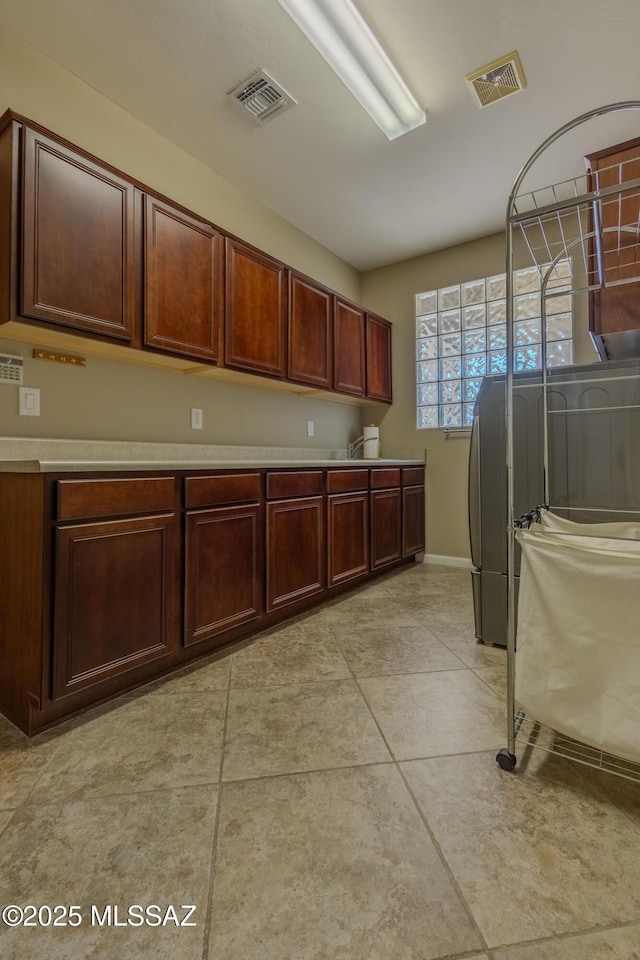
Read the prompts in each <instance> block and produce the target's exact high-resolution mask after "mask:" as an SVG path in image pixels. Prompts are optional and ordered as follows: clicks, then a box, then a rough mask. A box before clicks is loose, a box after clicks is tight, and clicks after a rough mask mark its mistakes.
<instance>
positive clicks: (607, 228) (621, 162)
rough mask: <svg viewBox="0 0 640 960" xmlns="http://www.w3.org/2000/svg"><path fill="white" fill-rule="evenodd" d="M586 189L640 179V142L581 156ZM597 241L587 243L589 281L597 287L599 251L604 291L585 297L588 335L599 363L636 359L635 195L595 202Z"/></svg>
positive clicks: (639, 291)
mask: <svg viewBox="0 0 640 960" xmlns="http://www.w3.org/2000/svg"><path fill="white" fill-rule="evenodd" d="M585 161H586V164H587V180H588V187H589V189H590V190H603V189H605V188H606V187H616V186H618V185H619V184H620V183H623V182H625V181H628V180H636V179H638V178H640V139H637V140H629V141H627V142H626V143H620V144H617V145H616V146H613V147H608V148H607V149H605V150H600V151H598V152H597V153H592V154H589V155H588V156H587V157H585ZM599 214H600V216H599V222H597V223H596V222H594V223H592V224H591V229H596V228H598V227H599V236H598V237H594V238H593V239H592V240H591V241H590V250H589V253H590V262H591V264H592V265H593V268H594V269H593V273H592V276H591V277H590V281H591V282H592V283H594V284H596V283H599V282H600V278H599V276H597V275H596V270H595V267H596V264H597V262H598V249H599V251H600V262H601V264H602V272H603V279H604V281H605V287H604V289H601V290H595V291H593V292H592V293H591V294H590V295H589V332H590V333H591V336H592V338H593V340H594V342H595V344H596V347H597V349H598V352H599V353H600V355H601V357H602V358H603V359H623V358H625V357H638V356H640V319H639V317H638V298H639V297H640V282H638V281H637V280H636V279H635V278H636V277H637V276H638V253H639V250H640V247H639V245H638V240H637V236H638V233H637V230H638V220H639V218H640V199H639V194H638V191H637V190H633V191H630V192H629V193H628V194H626V195H625V194H619V193H616V194H614V196H612V197H610V198H609V200H607V199H606V198H604V199H603V200H602V201H601V202H600V203H599Z"/></svg>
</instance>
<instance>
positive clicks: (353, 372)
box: [333, 297, 366, 397]
mask: <svg viewBox="0 0 640 960" xmlns="http://www.w3.org/2000/svg"><path fill="white" fill-rule="evenodd" d="M333 385H334V388H335V389H336V390H338V391H340V392H341V393H351V394H353V395H354V396H357V397H364V395H365V389H366V372H365V315H364V310H361V309H360V307H357V306H355V305H354V304H352V303H348V302H347V301H345V300H341V299H340V298H339V297H336V298H335V301H334V333H333Z"/></svg>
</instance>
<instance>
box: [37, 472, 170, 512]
mask: <svg viewBox="0 0 640 960" xmlns="http://www.w3.org/2000/svg"><path fill="white" fill-rule="evenodd" d="M56 486H57V517H58V520H80V519H88V518H90V517H109V516H111V517H113V516H117V515H119V514H132V513H157V512H158V511H159V510H172V509H173V508H174V506H175V502H174V501H175V489H176V482H175V479H174V478H173V477H136V478H133V477H131V478H128V477H122V478H114V477H111V478H109V479H108V480H107V479H105V480H59V481H58V482H57V484H56Z"/></svg>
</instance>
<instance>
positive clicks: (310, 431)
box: [307, 420, 314, 437]
mask: <svg viewBox="0 0 640 960" xmlns="http://www.w3.org/2000/svg"><path fill="white" fill-rule="evenodd" d="M313 434H314V423H313V420H307V436H308V437H312V436H313Z"/></svg>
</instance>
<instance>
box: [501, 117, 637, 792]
mask: <svg viewBox="0 0 640 960" xmlns="http://www.w3.org/2000/svg"><path fill="white" fill-rule="evenodd" d="M637 110H640V101H625V102H621V103H614V104H609V105H607V106H603V107H599V108H597V109H594V110H591V111H589V112H588V113H585V114H582V115H581V116H579V117H576V118H575V119H574V120H572V121H570V122H569V123H566V124H565V125H564V126H562V127H560V128H559V129H558V130H556V131H555V133H553V134H552V135H551V136H550V137H548V138H547V139H546V140H545V141H544V142H543V143H542V144H541V145H540V146H539V147H538V149H537V150H536V151H535V152H534V153H533V154H532V155H531V157H530V158H529V160H528V161H527V162H526V163H525V165H524V166H523V168H522V169H521V171H520V173H519V174H518V176H517V178H516V180H515V182H514V185H513V189H512V191H511V194H510V196H509V200H508V204H507V215H506V240H507V268H506V269H507V357H508V358H513V351H514V341H515V336H514V332H515V328H514V319H515V305H514V282H513V273H514V240H515V237H516V236H518V237H521V238H522V240H523V241H524V246H525V249H526V251H527V252H528V256H529V257H530V264H531V265H535V266H536V267H537V268H538V271H539V273H540V281H541V317H542V319H541V323H542V331H541V333H542V337H541V340H542V349H541V364H542V371H541V385H542V419H543V437H542V444H543V478H544V481H543V482H544V504H545V506H547V507H548V509H550V510H551V511H553V510H554V505H553V503H552V500H551V494H552V491H550V490H549V408H548V400H547V393H548V375H547V357H546V309H545V304H546V301H547V299H549V298H552V297H555V296H567V294H570V295H571V296H575V295H576V294H578V293H585V294H589V293H590V292H592V291H597V290H603V289H604V288H606V287H611V286H617V285H621V284H628V283H634V282H638V281H640V222H637V221H636V222H625V217H626V214H627V211H628V210H629V209H630V208H635V209H640V178H627V177H626V176H625V173H626V171H625V169H624V166H625V164H624V163H619V164H616V165H614V166H612V167H610V168H607V170H606V171H604V170H599V171H597V172H595V173H588V172H585V174H584V175H582V176H580V177H576V178H574V179H571V180H566V181H563V182H561V183H556V184H554V185H552V186H548V187H545V188H542V189H538V190H534V191H530V192H521V191H522V186H523V182H524V180H525V178H526V176H527V175H528V174H529V172H530V171H531V169H532V167H533V166H534V165H535V163H536V162H537V161H538V160H539V158H540V157H541V156H542V155H543V154H544V153H545V152H546V151H547V150H548V148H549V147H551V146H552V144H554V143H556V141H557V140H559V139H560V138H562V137H564V136H565V135H566V134H568V133H569V132H570V131H572V130H573V129H574V128H576V127H578V126H580V125H581V124H583V123H586V122H587V121H590V120H593V119H595V118H596V117H600V116H604V115H605V114H610V113H614V112H618V111H637ZM626 200H632V201H634V200H635V202H632V203H631V204H628V203H625V201H626ZM605 223H606V224H608V225H607V226H603V224H605ZM567 263H569V264H571V277H570V278H569V277H568V275H567V271H566V264H567ZM561 265H562V267H561ZM608 274H609V275H611V274H613V275H614V277H615V279H610V276H608ZM513 387H514V377H513V363H512V362H511V363H509V362H508V363H507V377H506V431H507V436H506V447H507V500H508V503H507V517H508V535H507V544H508V547H507V572H508V616H507V740H508V745H507V747H506V748H503V749H502V750H500V751H499V753H498V755H497V757H496V759H497V761H498V764H499V765H500V767H501V768H502V769H503V770H513V769H514V768H515V766H516V762H517V757H516V740H517V741H518V742H519V743H521V744H524V745H526V746H528V747H536V748H540V749H543V750H545V751H547V752H549V753H554V754H556V755H558V756H562V757H564V758H566V759H569V760H572V761H574V762H577V763H581V764H585V765H587V766H590V767H595V768H598V769H601V770H604V771H606V772H608V773H611V774H614V775H615V776H619V777H623V778H625V779H628V780H632V781H635V782H640V764H635V763H631V762H629V761H627V760H623V759H621V758H618V757H615V756H612V755H610V754H607V753H605V752H604V751H600V750H598V749H595V748H593V747H591V746H588V745H587V744H582V743H579V742H577V741H575V740H572V739H570V738H568V737H565V736H563V735H561V734H559V733H557V732H554V731H542V730H541V727H540V724H538V723H537V722H536V720H535V719H533V718H529V717H527V716H526V715H525V714H524V712H523V711H521V710H518V709H517V707H516V701H515V680H516V642H515V637H516V595H515V549H516V539H515V532H516V529H517V528H518V527H523V526H528V525H529V523H530V522H531V521H532V520H535V512H536V510H537V509H539V508H534V509H533V511H532V514H527V515H525V517H522V518H518V517H516V516H515V514H514V469H513V466H514V463H513V461H514V420H513ZM556 509H560V508H556ZM638 513H639V515H640V511H639V512H638ZM638 719H639V724H640V716H639V718H638Z"/></svg>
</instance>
